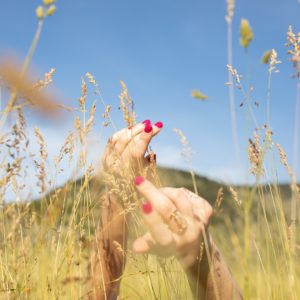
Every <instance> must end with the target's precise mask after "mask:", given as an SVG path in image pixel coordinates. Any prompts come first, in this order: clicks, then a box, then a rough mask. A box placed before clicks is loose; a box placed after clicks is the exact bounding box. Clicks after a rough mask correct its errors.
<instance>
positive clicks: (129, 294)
mask: <svg viewBox="0 0 300 300" xmlns="http://www.w3.org/2000/svg"><path fill="white" fill-rule="evenodd" d="M43 3H44V4H42V5H41V6H39V7H38V8H37V11H36V14H37V18H38V26H37V31H36V33H35V35H34V39H33V42H32V44H31V47H30V49H29V52H28V55H27V57H26V59H25V61H24V64H23V65H22V67H21V69H20V68H19V69H18V68H17V67H16V66H15V65H14V64H13V63H7V64H6V65H3V66H1V68H0V76H1V78H2V79H3V80H4V82H5V84H4V85H3V86H1V88H3V89H5V91H6V92H7V93H6V94H5V95H8V99H7V101H5V104H6V106H5V108H4V110H3V111H2V112H1V119H0V133H1V135H0V147H1V156H0V158H1V164H0V168H1V171H0V224H1V225H0V299H84V298H86V296H87V294H88V292H89V289H90V280H91V278H90V273H89V266H90V258H91V253H92V251H93V247H94V244H95V231H96V228H97V225H98V221H99V213H100V207H101V205H102V196H103V194H105V192H107V190H106V189H105V185H106V183H107V179H106V177H105V176H104V174H103V173H100V174H98V171H99V170H98V169H99V168H98V166H95V165H90V164H89V163H88V160H87V157H88V151H89V149H88V147H87V137H88V136H89V134H90V133H91V132H92V131H93V126H94V124H95V122H96V121H97V118H96V116H95V112H96V108H97V109H98V106H101V110H102V111H103V113H102V119H101V123H102V124H103V129H105V128H106V127H108V126H112V127H113V120H112V118H111V115H110V110H111V106H110V105H109V104H108V103H106V102H105V101H104V100H103V98H102V97H101V94H100V91H99V88H98V84H97V83H96V80H95V79H94V77H93V75H92V74H90V73H86V75H85V76H84V77H83V78H82V85H81V92H82V94H81V97H80V99H79V102H78V103H77V104H76V107H72V108H70V107H62V104H60V103H52V102H51V101H49V99H48V97H47V94H46V93H45V91H44V90H45V89H46V87H47V86H48V85H49V84H50V83H51V82H52V75H53V73H54V72H55V70H54V69H52V70H50V71H49V73H47V74H45V77H44V79H42V80H40V81H38V82H37V83H35V84H33V83H32V82H31V77H30V75H29V72H28V68H29V65H30V62H31V59H32V56H33V54H34V51H35V48H36V46H37V44H38V40H39V37H40V34H41V31H42V26H43V23H44V21H46V19H47V18H48V17H50V16H52V15H53V14H55V11H56V7H55V1H52V0H47V1H43ZM233 10H234V1H228V14H227V19H226V21H227V25H228V30H229V32H230V30H231V29H232V28H231V26H232V23H231V19H232V17H233ZM240 32H241V37H240V38H241V45H242V47H245V48H247V47H248V45H249V44H250V43H251V42H252V39H253V32H252V29H251V27H250V25H249V22H248V21H247V20H246V19H243V20H242V22H241V28H240ZM288 42H289V46H290V53H289V54H290V55H291V60H292V62H293V64H294V66H295V71H296V78H297V80H298V81H297V82H298V83H299V77H300V75H299V74H300V73H299V61H300V59H299V53H300V45H299V44H300V34H299V33H298V34H294V33H293V31H292V29H291V28H290V29H289V32H288ZM228 43H229V45H230V43H232V41H231V35H229V36H228ZM229 49H230V47H229ZM229 54H230V53H229ZM231 60H232V59H231V57H230V55H229V58H228V66H227V67H228V71H229V73H228V76H229V78H228V80H229V81H228V82H227V83H226V84H227V85H228V87H229V91H230V93H229V95H230V101H231V102H230V103H231V105H233V106H231V114H232V115H231V118H232V119H231V120H232V135H233V139H234V144H235V148H236V149H235V150H236V153H238V152H239V151H240V150H239V149H238V141H237V140H235V137H236V121H235V119H236V116H235V110H234V99H233V98H232V96H233V94H232V89H234V88H237V89H238V90H239V91H241V92H242V93H243V95H244V99H245V106H246V107H247V114H248V118H249V119H251V120H252V121H253V123H254V124H256V122H257V121H256V118H255V114H254V112H253V109H252V106H253V105H252V104H251V102H250V100H249V99H250V94H251V91H248V90H247V89H246V88H245V87H244V85H243V80H242V78H241V76H240V75H239V74H238V71H237V70H236V69H234V68H233V67H232V66H231ZM263 61H264V63H266V64H267V65H268V74H269V81H268V82H269V86H268V87H269V88H270V86H271V79H272V76H273V74H274V73H275V72H276V70H277V67H278V64H279V61H278V58H277V52H276V51H275V50H271V51H269V52H268V53H266V54H265V56H264V58H263ZM298 85H299V84H298ZM121 88H122V92H121V95H120V110H121V112H122V113H123V118H124V120H125V121H126V122H127V125H130V126H131V125H134V123H135V122H136V119H135V111H134V109H133V108H134V105H133V102H132V100H131V99H130V97H129V93H128V90H127V87H126V85H125V84H124V83H123V82H121ZM88 89H91V90H92V94H93V95H95V97H97V99H98V100H97V101H98V102H95V103H94V104H92V105H91V106H90V107H88V104H87V90H88ZM299 89H300V88H299ZM193 96H194V97H195V98H197V99H198V100H201V101H205V100H206V99H207V98H206V96H205V95H203V94H202V93H201V92H200V91H194V93H193ZM269 96H270V95H269ZM266 102H267V104H268V105H267V110H268V111H267V114H266V116H267V120H266V122H265V124H256V125H258V126H256V129H255V128H254V129H253V132H254V133H253V134H251V136H248V135H247V134H245V139H247V140H248V158H249V166H250V170H249V173H250V174H251V176H252V177H253V179H254V181H253V182H254V183H253V184H251V185H250V184H249V185H243V186H237V185H235V186H228V185H226V183H224V184H223V183H220V182H217V181H212V180H210V179H207V178H205V177H201V176H198V175H197V174H194V172H193V171H192V170H191V171H190V172H188V171H182V170H177V169H168V168H163V167H158V168H157V169H156V167H153V170H152V171H153V174H154V178H155V180H156V184H157V185H160V186H172V187H186V188H188V189H190V190H192V191H196V192H198V193H199V195H201V196H202V197H204V198H205V199H207V200H208V201H209V202H210V204H211V205H212V206H213V207H214V215H213V218H212V222H211V225H210V231H211V233H212V236H213V239H214V241H215V243H216V244H217V245H218V247H219V248H220V250H221V252H222V255H223V256H224V257H225V260H226V262H227V264H228V265H229V267H230V269H231V271H232V273H233V276H234V277H235V278H236V280H237V282H238V284H239V286H240V287H241V290H242V292H243V295H244V299H253V300H254V299H256V300H271V299H278V300H283V299H299V298H300V285H299V282H300V261H299V254H300V244H299V240H300V233H299V229H298V226H299V225H298V219H299V208H298V207H299V199H300V197H299V196H300V190H299V185H298V183H297V179H296V175H295V172H294V171H293V168H292V167H291V165H290V163H289V158H287V157H286V155H285V152H284V150H283V149H282V148H281V146H280V144H278V143H277V141H276V140H273V134H272V130H271V126H270V123H269V122H270V120H269V117H268V116H269V109H270V107H269V106H270V99H269V98H268V97H267V100H266ZM32 107H33V108H34V110H33V111H34V113H37V112H36V110H35V109H36V108H37V109H38V110H41V111H42V112H43V113H45V112H46V113H47V114H49V113H51V112H53V111H54V112H55V111H56V110H57V109H58V107H59V109H64V110H66V114H67V113H68V111H70V110H71V111H72V112H73V113H74V112H76V113H77V115H76V118H75V120H74V128H70V133H69V135H68V136H67V137H66V139H65V143H64V144H63V145H62V147H61V150H60V152H59V154H58V156H57V157H56V159H55V161H54V162H53V161H49V157H48V152H47V146H46V145H47V141H45V140H44V137H43V134H42V133H41V131H40V130H39V129H38V128H35V129H34V133H33V134H34V135H35V140H29V136H30V134H29V132H28V128H27V122H26V119H25V117H24V113H23V112H24V111H25V110H26V111H29V110H31V109H32ZM8 119H9V122H8ZM296 124H297V122H296ZM297 130H298V129H297V128H295V132H296V136H297V134H298V131H297ZM177 133H179V135H180V138H181V142H182V144H183V148H184V149H183V150H186V151H185V152H184V153H185V154H186V155H188V150H190V149H189V145H188V143H187V141H186V139H185V137H184V135H183V133H182V132H181V131H178V130H177ZM296 141H297V139H296ZM32 143H34V144H35V145H37V147H38V148H39V151H38V152H39V153H38V156H34V157H33V156H32V155H31V153H30V147H29V144H32ZM75 151H77V152H78V153H79V155H78V157H77V156H75V155H74V153H75ZM185 159H187V157H185ZM28 161H30V162H31V164H32V165H33V166H34V170H35V172H36V174H35V176H36V181H37V187H36V188H37V189H39V190H40V191H41V197H40V198H39V199H26V201H21V200H20V197H19V195H21V194H22V192H23V190H24V189H26V186H24V185H26V183H25V182H26V176H27V175H26V174H27V173H26V172H27V170H26V164H27V163H28ZM70 161H72V162H74V161H75V165H76V166H77V170H79V172H77V174H76V175H75V176H73V177H71V178H69V181H68V182H66V184H65V185H63V186H61V187H56V188H54V189H53V190H51V191H49V190H48V188H47V187H48V186H49V185H51V186H53V183H55V182H56V180H57V177H54V178H49V174H48V173H47V169H48V166H49V164H52V165H54V167H55V168H56V171H57V172H56V173H55V174H56V175H57V176H58V174H59V173H60V172H61V171H60V169H61V164H62V163H66V164H67V163H68V162H70ZM278 168H285V170H286V172H287V174H288V176H289V179H290V182H288V183H286V184H281V183H279V182H278V181H277V177H276V170H277V169H278ZM78 174H80V176H78ZM267 174H271V176H268V175H267ZM272 174H274V176H273V175H272ZM133 175H134V174H128V178H129V179H130V178H131V177H132V176H133ZM78 178H79V179H78ZM49 182H51V184H49ZM115 185H116V186H117V188H118V189H119V192H120V198H121V199H123V200H122V201H123V204H124V207H125V210H128V211H130V213H131V214H132V224H131V225H130V229H131V230H130V236H129V241H128V245H129V248H128V250H127V253H126V255H127V258H128V262H127V268H126V272H125V273H124V275H123V276H122V286H121V294H120V299H176V300H177V299H192V294H191V291H190V288H189V285H188V282H187V279H186V276H185V274H184V272H183V271H182V269H181V267H180V266H179V264H178V262H177V261H176V260H175V258H168V259H165V258H160V257H156V256H153V255H136V254H134V253H133V252H132V251H131V248H130V245H131V243H132V241H133V240H134V239H135V238H136V237H137V236H138V235H139V234H141V233H142V232H144V231H145V228H144V225H143V223H142V221H141V218H140V213H139V209H138V204H139V202H140V201H141V200H140V199H138V198H137V197H136V195H135V196H133V197H128V193H129V192H130V188H128V186H129V185H130V184H128V182H126V181H118V180H116V182H115ZM126 192H128V193H127V194H126ZM8 193H10V194H11V193H13V194H14V195H15V198H16V201H7V199H6V198H7V194H8ZM132 195H133V194H132ZM132 195H131V196H132ZM116 247H120V249H119V251H120V252H122V251H124V250H123V249H122V246H121V245H116Z"/></svg>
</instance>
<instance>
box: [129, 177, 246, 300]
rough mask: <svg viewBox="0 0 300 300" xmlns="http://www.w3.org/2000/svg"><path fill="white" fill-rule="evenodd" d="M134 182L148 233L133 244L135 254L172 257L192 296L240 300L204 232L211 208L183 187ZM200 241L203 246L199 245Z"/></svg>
mask: <svg viewBox="0 0 300 300" xmlns="http://www.w3.org/2000/svg"><path fill="white" fill-rule="evenodd" d="M135 184H136V186H137V189H138V191H139V192H140V194H141V195H142V196H143V197H144V198H145V200H146V201H145V202H144V203H143V204H142V212H143V214H142V215H143V219H144V222H145V224H146V226H147V228H148V230H149V231H148V232H147V233H146V234H145V235H144V236H142V237H140V238H138V239H137V240H135V241H134V243H133V250H134V251H135V252H137V253H153V254H157V255H160V256H161V255H163V256H175V257H177V259H178V260H179V262H180V263H181V265H182V266H183V268H184V270H185V272H186V274H187V278H188V280H189V283H190V286H191V290H192V292H193V294H194V297H195V299H206V300H219V299H222V300H231V299H243V297H242V294H241V292H240V290H239V287H238V285H237V284H236V282H235V280H234V279H233V277H232V275H231V273H230V271H229V269H228V267H227V265H226V263H225V262H224V260H223V258H222V256H221V254H220V252H219V250H218V249H217V247H216V246H215V245H214V243H213V241H212V239H211V238H210V236H209V235H208V231H207V229H208V225H209V221H210V218H211V216H212V212H213V210H212V207H211V206H210V204H209V203H208V202H207V201H206V200H204V199H203V198H201V197H199V196H197V195H196V194H194V193H192V192H190V191H188V190H186V189H184V188H180V189H175V188H161V189H157V188H156V187H155V186H154V185H153V184H152V183H151V182H149V181H147V180H145V179H144V178H143V177H136V179H135ZM203 242H204V244H205V246H204V248H203V247H201V245H203V244H202V243H203Z"/></svg>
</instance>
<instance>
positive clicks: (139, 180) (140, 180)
mask: <svg viewBox="0 0 300 300" xmlns="http://www.w3.org/2000/svg"><path fill="white" fill-rule="evenodd" d="M144 181H145V179H144V177H143V176H137V177H135V179H134V184H135V185H141V184H142V183H143V182H144Z"/></svg>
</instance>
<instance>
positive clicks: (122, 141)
mask: <svg viewBox="0 0 300 300" xmlns="http://www.w3.org/2000/svg"><path fill="white" fill-rule="evenodd" d="M147 126H148V125H145V124H143V123H140V124H137V125H135V126H134V127H132V128H131V129H129V128H124V129H123V130H121V131H119V132H117V133H116V134H114V135H113V136H112V143H114V151H115V152H116V153H118V154H121V153H122V152H123V151H124V149H125V148H126V146H127V145H128V144H129V143H130V141H132V140H133V139H134V138H135V136H136V135H138V134H139V133H141V132H142V131H143V130H144V128H145V127H147ZM115 141H116V142H115Z"/></svg>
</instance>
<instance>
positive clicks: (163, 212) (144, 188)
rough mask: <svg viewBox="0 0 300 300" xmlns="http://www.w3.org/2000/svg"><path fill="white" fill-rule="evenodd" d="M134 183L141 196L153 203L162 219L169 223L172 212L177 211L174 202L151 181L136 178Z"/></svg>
mask: <svg viewBox="0 0 300 300" xmlns="http://www.w3.org/2000/svg"><path fill="white" fill-rule="evenodd" d="M134 183H135V185H136V188H137V190H138V191H139V192H140V194H141V195H142V196H143V197H144V198H145V199H147V200H148V201H149V202H150V203H151V205H152V206H153V208H154V209H155V210H156V211H157V212H158V213H159V215H160V216H161V217H162V219H163V220H164V221H166V222H168V221H169V220H170V216H171V214H172V212H174V211H175V210H176V206H175V205H174V204H173V203H172V201H171V200H170V199H169V198H168V197H167V196H166V195H165V194H163V193H162V192H161V191H160V190H159V189H157V188H156V187H155V186H154V185H153V184H152V183H151V182H150V181H148V180H146V179H145V178H143V177H141V176H138V177H136V178H135V181H134Z"/></svg>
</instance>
